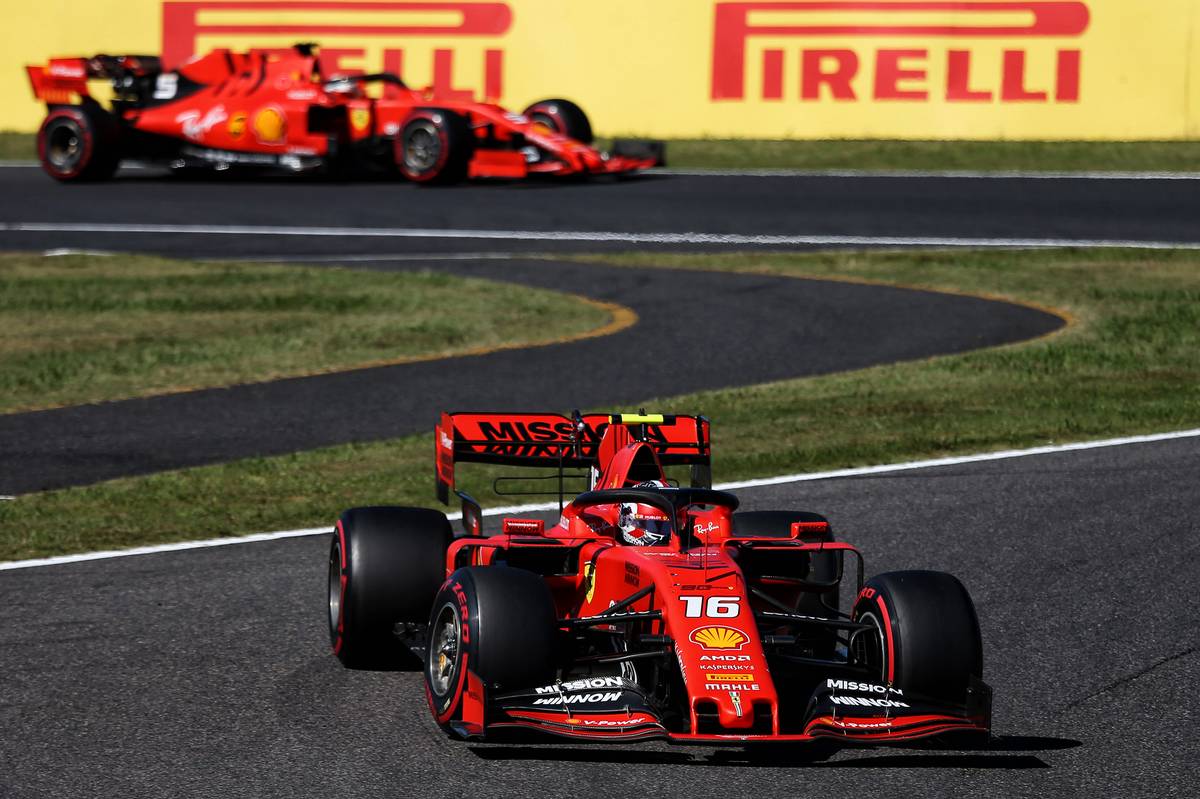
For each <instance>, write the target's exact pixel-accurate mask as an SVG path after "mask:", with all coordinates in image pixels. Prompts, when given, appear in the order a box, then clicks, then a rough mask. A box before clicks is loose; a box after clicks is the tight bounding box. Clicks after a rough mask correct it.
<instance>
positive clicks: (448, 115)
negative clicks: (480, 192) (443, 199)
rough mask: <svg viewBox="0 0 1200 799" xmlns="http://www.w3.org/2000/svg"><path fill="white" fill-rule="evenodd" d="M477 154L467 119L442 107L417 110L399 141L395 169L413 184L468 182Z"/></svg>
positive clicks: (407, 123) (410, 116) (404, 128)
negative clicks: (472, 162) (473, 159)
mask: <svg viewBox="0 0 1200 799" xmlns="http://www.w3.org/2000/svg"><path fill="white" fill-rule="evenodd" d="M474 152H475V137H474V134H473V133H472V132H471V126H470V124H468V122H467V120H466V117H464V116H462V115H461V114H456V113H454V112H453V111H445V110H442V109H440V108H417V109H414V110H413V112H412V113H411V114H409V115H408V119H407V120H405V122H404V126H403V127H402V128H401V129H400V136H399V137H398V138H397V139H396V166H397V167H398V168H399V169H400V174H402V175H404V177H406V178H408V179H409V180H411V181H413V182H414V183H422V184H426V185H433V184H447V183H458V182H460V181H462V180H465V179H466V177H467V171H468V168H469V167H470V165H471V157H472V156H473V155H474Z"/></svg>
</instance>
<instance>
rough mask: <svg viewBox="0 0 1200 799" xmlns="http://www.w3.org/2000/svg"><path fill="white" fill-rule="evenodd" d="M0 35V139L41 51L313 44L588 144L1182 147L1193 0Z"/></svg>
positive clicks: (14, 125) (31, 13) (903, 1)
mask: <svg viewBox="0 0 1200 799" xmlns="http://www.w3.org/2000/svg"><path fill="white" fill-rule="evenodd" d="M5 23H6V24H5V25H4V28H3V32H0V109H3V110H0V129H8V130H26V131H28V130H34V129H36V127H37V125H38V124H39V122H40V120H41V117H42V115H43V113H44V109H42V108H41V107H39V105H38V104H37V103H36V102H35V101H34V100H33V98H32V94H31V92H30V89H29V86H28V84H27V81H26V79H25V75H24V70H23V67H24V65H25V64H37V63H45V62H46V60H47V59H48V58H49V57H51V56H81V55H94V54H97V53H108V54H114V55H115V54H130V53H135V54H159V53H161V54H162V55H163V56H164V58H165V60H166V62H167V64H168V65H172V64H177V63H180V62H182V61H183V60H185V59H187V58H188V57H190V56H191V55H192V54H194V53H203V52H207V51H208V50H210V49H212V48H215V47H229V48H233V49H241V50H245V49H250V48H274V47H285V46H288V45H290V44H292V43H294V42H300V41H311V42H317V43H319V44H320V45H321V46H322V53H323V60H324V64H325V68H326V70H328V71H330V72H337V71H342V72H380V71H389V72H398V73H401V74H402V76H403V77H404V79H405V80H406V81H407V82H408V83H409V84H410V85H415V86H420V85H436V86H438V88H439V91H442V92H446V91H459V92H462V93H464V94H468V93H469V94H471V95H473V96H475V97H476V98H479V99H483V98H485V97H487V98H492V99H495V100H498V101H499V102H501V103H502V104H504V105H507V106H510V107H513V108H516V109H518V110H519V109H521V108H523V107H524V106H525V105H527V104H528V103H530V102H532V101H534V100H537V99H542V98H546V97H566V98H569V99H572V100H575V101H576V102H578V103H579V104H580V105H581V106H582V107H583V108H584V109H585V110H586V111H587V112H588V114H589V116H591V118H592V121H593V125H594V126H595V128H596V129H597V130H598V131H599V132H601V133H604V134H616V135H625V134H628V135H644V136H654V137H667V138H671V137H676V138H679V137H723V138H724V137H735V138H803V139H813V138H903V139H943V138H944V139H1188V138H1193V139H1194V138H1200V42H1198V41H1197V38H1200V0H1156V2H1154V3H1153V4H1142V3H1134V2H1130V0H1077V1H1070V0H1064V1H1054V2H1043V1H1040V0H1035V1H1032V2H1020V1H1019V0H1004V1H1003V2H998V1H994V0H820V1H819V2H791V1H783V0H753V1H751V2H724V1H723V0H605V2H602V3H597V2H583V1H582V0H497V1H496V2H485V1H480V2H475V1H473V0H472V1H471V2H453V1H451V0H423V1H421V2H398V1H395V0H119V1H118V0H111V1H110V0H92V1H91V2H86V3H85V2H80V0H41V2H38V3H21V4H16V3H12V4H10V5H9V7H8V8H7V9H6V13H5Z"/></svg>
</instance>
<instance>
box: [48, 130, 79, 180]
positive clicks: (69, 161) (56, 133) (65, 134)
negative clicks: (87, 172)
mask: <svg viewBox="0 0 1200 799" xmlns="http://www.w3.org/2000/svg"><path fill="white" fill-rule="evenodd" d="M82 155H83V136H82V134H81V131H79V130H78V129H77V128H76V127H75V126H74V125H72V124H71V123H69V122H62V123H59V124H57V125H54V126H52V127H51V128H50V130H49V131H47V133H46V160H48V161H49V162H50V163H51V164H53V165H54V166H55V167H58V168H59V169H71V168H73V167H74V166H75V165H76V164H78V163H79V159H80V157H81V156H82Z"/></svg>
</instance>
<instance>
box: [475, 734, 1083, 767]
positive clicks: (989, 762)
mask: <svg viewBox="0 0 1200 799" xmlns="http://www.w3.org/2000/svg"><path fill="white" fill-rule="evenodd" d="M947 745H953V746H954V747H955V751H953V752H950V751H944V750H945V749H946V746H947ZM1081 745H1082V744H1081V742H1080V741H1076V740H1074V739H1071V738H1046V737H1039V736H1028V735H1003V736H997V737H993V738H991V739H990V740H988V741H987V742H986V743H983V744H980V745H978V746H969V745H967V744H965V743H964V742H963V741H961V740H955V741H953V742H946V743H940V742H937V741H932V742H929V743H925V744H919V743H918V744H915V745H912V746H909V747H906V748H905V750H904V751H903V752H899V753H897V752H894V751H888V752H887V753H886V754H881V753H880V750H877V749H872V750H868V749H861V748H857V747H843V746H841V745H839V744H838V743H836V742H833V741H817V742H814V743H811V744H803V745H798V746H797V745H784V744H777V745H772V744H762V745H757V746H753V747H747V748H744V749H743V748H736V749H717V750H710V751H708V752H707V753H705V754H699V753H695V752H687V751H667V752H663V751H650V750H643V749H609V748H599V747H597V748H593V747H575V746H546V745H526V746H520V745H512V744H506V745H491V746H478V745H477V746H471V747H468V748H469V750H470V751H471V753H472V754H474V755H475V756H476V757H478V758H480V759H481V760H489V761H547V762H559V763H612V764H624V765H687V766H744V767H750V768H848V769H854V768H961V769H973V770H985V771H986V770H996V769H1001V770H1012V769H1046V768H1050V766H1049V765H1048V764H1047V763H1046V762H1045V761H1044V760H1042V759H1041V758H1039V757H1037V756H1036V755H1033V754H1028V753H1030V752H1047V751H1058V750H1062V749H1073V748H1075V747H1077V746H1081ZM841 752H848V753H849V752H856V753H861V755H860V756H854V757H849V758H847V759H843V760H832V761H831V760H829V758H831V757H833V756H834V755H836V754H839V753H841ZM1017 753H1025V754H1017Z"/></svg>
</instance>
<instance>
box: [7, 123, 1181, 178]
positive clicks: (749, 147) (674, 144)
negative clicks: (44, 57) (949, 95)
mask: <svg viewBox="0 0 1200 799" xmlns="http://www.w3.org/2000/svg"><path fill="white" fill-rule="evenodd" d="M610 143H611V142H610V140H601V141H600V144H601V145H604V146H608V145H609V144H610ZM36 157H37V155H36V148H35V146H34V142H33V134H31V133H14V132H11V131H7V132H0V161H5V160H8V161H32V160H35V159H36ZM667 160H668V163H669V164H670V165H671V166H672V167H676V168H680V169H687V168H694V169H815V170H821V169H862V170H891V169H899V170H903V169H908V170H935V171H940V170H984V171H1033V172H1044V171H1051V172H1057V171H1064V172H1072V171H1088V170H1101V171H1118V172H1124V171H1131V172H1196V171H1200V141H1137V142H1103V141H1098V142H1079V141H1075V142H1071V141H1067V142H1041V141H1028V142H1023V141H855V140H831V141H758V140H731V139H676V140H672V141H669V142H668V143H667Z"/></svg>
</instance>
